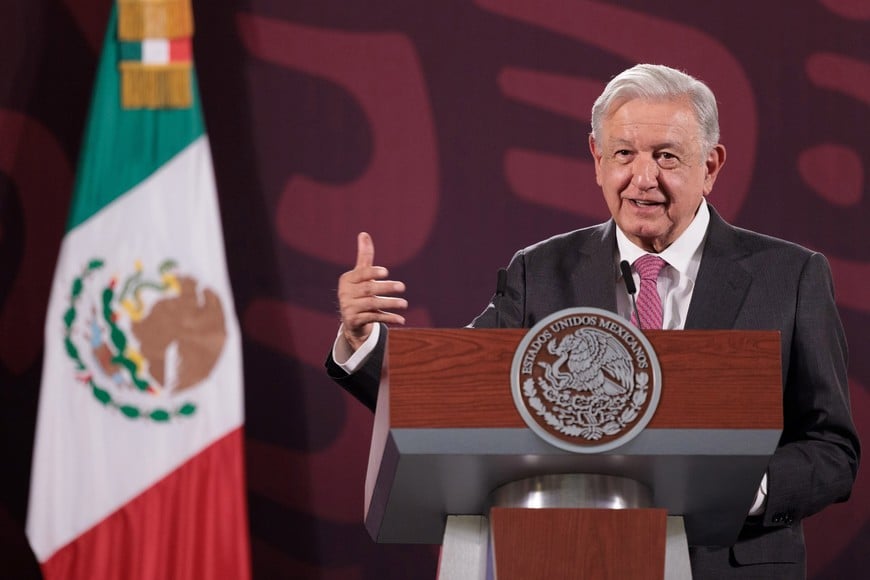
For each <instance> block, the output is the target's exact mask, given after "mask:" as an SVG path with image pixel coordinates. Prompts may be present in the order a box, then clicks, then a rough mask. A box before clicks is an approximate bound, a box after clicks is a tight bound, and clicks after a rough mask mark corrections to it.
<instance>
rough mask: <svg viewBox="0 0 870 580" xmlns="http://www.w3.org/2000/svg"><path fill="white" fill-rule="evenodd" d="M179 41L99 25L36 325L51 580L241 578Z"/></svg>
mask: <svg viewBox="0 0 870 580" xmlns="http://www.w3.org/2000/svg"><path fill="white" fill-rule="evenodd" d="M160 10H162V11H163V12H159V11H160ZM192 32H193V21H192V15H191V13H190V0H177V1H171V0H170V1H166V2H159V3H157V2H149V1H147V0H145V1H142V0H120V1H119V2H118V5H117V6H116V7H113V10H112V14H111V16H110V19H109V27H108V31H107V34H106V39H105V43H104V47H103V52H102V55H101V58H100V64H99V68H98V71H97V80H96V86H95V88H94V94H93V102H92V106H91V111H90V116H89V119H88V123H87V127H86V132H85V137H84V143H83V149H82V154H81V159H80V162H79V168H78V173H77V177H76V185H75V190H74V192H73V199H72V204H71V209H70V217H69V222H68V224H67V232H66V237H65V238H64V241H63V245H62V247H61V252H60V256H59V258H58V263H57V266H56V271H55V277H54V283H53V288H52V291H51V299H50V301H49V307H48V312H47V319H46V323H45V358H44V367H43V375H42V390H41V393H40V400H39V415H38V418H37V428H36V439H35V443H34V452H33V453H34V454H33V470H32V474H31V489H30V503H29V509H28V516H27V535H28V538H29V540H30V543H31V546H32V547H33V550H34V553H35V554H36V556H37V558H38V560H39V562H40V564H41V567H42V571H43V574H44V576H45V578H46V579H48V580H53V579H56V578H57V579H59V578H64V579H88V580H100V579H109V578H112V579H118V578H124V579H125V580H135V579H146V578H147V579H153V578H172V579H174V580H182V579H197V580H199V579H207V578H234V579H238V578H241V579H244V578H250V556H249V546H248V525H247V510H246V504H245V488H244V484H245V479H244V466H243V455H242V454H243V434H242V424H243V390H242V360H241V348H240V336H239V328H238V323H237V320H236V315H235V311H234V307H233V297H232V293H231V289H230V284H229V278H228V275H227V269H226V261H225V257H224V242H223V234H222V231H221V222H220V214H219V209H218V205H217V195H216V189H215V183H214V176H213V171H212V161H211V153H210V150H209V143H208V138H207V136H206V133H205V128H204V125H203V118H202V111H201V108H200V104H199V95H198V92H197V86H196V79H195V75H194V71H193V67H192V62H191V51H190V49H189V47H190V37H191V35H192Z"/></svg>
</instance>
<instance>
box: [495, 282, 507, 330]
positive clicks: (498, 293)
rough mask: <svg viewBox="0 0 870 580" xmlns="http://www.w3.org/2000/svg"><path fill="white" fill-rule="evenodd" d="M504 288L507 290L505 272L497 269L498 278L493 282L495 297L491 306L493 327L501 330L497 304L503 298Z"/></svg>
mask: <svg viewBox="0 0 870 580" xmlns="http://www.w3.org/2000/svg"><path fill="white" fill-rule="evenodd" d="M505 288H507V270H506V269H505V268H499V269H498V278H497V279H496V282H495V296H493V298H492V305H493V306H494V307H495V327H496V328H501V317H500V316H499V310H498V307H499V302H501V297H502V296H504V291H505Z"/></svg>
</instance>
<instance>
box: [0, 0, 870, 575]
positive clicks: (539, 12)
mask: <svg viewBox="0 0 870 580" xmlns="http://www.w3.org/2000/svg"><path fill="white" fill-rule="evenodd" d="M194 4H195V8H196V16H197V26H198V29H197V36H196V41H195V42H196V45H195V47H196V58H197V61H198V69H199V76H200V81H201V86H202V93H203V100H204V107H205V113H206V121H207V125H208V127H209V133H210V136H211V140H212V147H213V151H214V158H215V166H216V167H215V169H216V173H217V178H218V186H219V190H220V201H221V206H222V211H223V219H224V229H225V235H226V242H227V255H228V260H229V265H230V273H231V276H232V281H233V285H234V288H235V297H236V307H237V310H238V312H239V316H240V318H241V324H242V328H243V332H244V337H245V342H244V356H245V378H246V405H247V409H246V412H247V467H248V484H249V494H248V498H249V502H250V519H251V538H252V545H253V558H254V562H253V565H254V571H255V575H256V577H257V578H264V579H265V578H270V579H271V578H322V579H330V580H331V579H364V578H365V579H378V580H380V579H385V578H387V579H389V578H395V579H400V578H401V579H406V578H415V577H419V578H432V577H433V575H434V569H435V550H434V549H433V548H430V547H401V546H385V545H376V544H373V543H372V542H371V540H369V538H368V536H367V535H366V533H365V531H364V529H363V527H362V525H361V523H360V521H361V517H362V481H363V477H364V469H365V462H366V455H367V453H368V437H369V429H370V426H371V416H370V414H368V413H367V412H366V411H364V410H363V409H362V408H361V407H360V406H359V405H358V404H357V403H356V402H355V401H353V400H351V399H350V398H349V397H347V396H346V395H344V394H343V393H342V392H341V391H340V390H339V389H338V388H337V387H335V386H334V385H332V384H331V383H330V382H329V381H328V380H327V379H326V378H325V377H324V374H323V371H322V369H321V362H322V359H323V356H324V354H325V352H326V350H327V348H328V347H329V344H330V343H331V340H332V338H333V335H334V332H335V326H336V320H337V316H336V314H335V297H334V288H335V283H336V282H335V281H336V278H337V276H338V275H339V274H340V273H341V272H342V271H344V270H345V269H347V268H348V267H349V266H350V265H351V263H352V261H353V258H354V255H355V234H356V232H357V231H358V230H359V229H363V228H364V229H367V230H368V231H370V232H371V233H372V234H373V236H374V238H375V242H376V247H377V250H378V256H377V261H378V262H379V263H382V264H384V265H387V266H390V267H391V268H392V270H393V272H394V275H395V276H396V277H397V278H399V279H402V280H405V281H406V282H407V283H408V287H409V291H408V297H409V299H410V300H411V302H412V306H413V309H412V311H411V313H410V316H409V318H410V322H411V323H412V324H413V325H417V326H440V327H451V326H457V325H462V324H465V323H466V322H467V321H468V320H470V319H471V318H472V317H473V316H474V315H475V314H476V313H477V312H478V311H479V310H480V309H481V308H482V307H483V306H484V304H485V303H486V301H487V300H488V298H489V296H490V294H491V293H492V290H493V286H494V283H495V271H496V269H497V268H498V267H500V266H502V265H504V264H506V262H507V261H508V259H509V258H510V256H511V254H512V252H513V250H514V249H516V248H517V247H520V246H522V245H525V244H528V243H530V242H532V241H536V240H538V239H541V238H543V237H546V236H549V235H551V234H554V233H557V232H561V231H565V230H569V229H574V228H576V227H579V226H582V225H587V224H591V223H595V222H597V221H600V220H601V219H603V218H604V217H605V207H604V204H603V202H602V201H601V199H600V193H599V192H598V190H597V189H596V187H595V184H594V179H593V175H592V170H591V166H590V157H589V154H588V153H587V148H586V137H585V136H586V134H587V132H588V115H589V113H588V111H589V108H590V106H591V102H592V100H593V98H594V96H595V95H596V94H597V93H598V92H599V91H600V90H601V88H602V87H603V84H604V83H605V82H606V80H607V79H609V78H610V77H611V76H612V75H613V74H615V73H617V72H618V71H620V70H622V69H623V68H625V67H626V66H628V65H630V64H632V63H634V62H640V61H647V62H661V63H665V64H670V65H672V66H677V67H680V68H685V69H686V70H688V71H689V72H692V73H693V74H696V75H698V76H700V77H701V78H703V79H705V80H706V81H708V82H709V83H710V84H711V85H712V87H713V89H714V91H715V92H716V94H717V96H718V97H719V100H720V103H721V114H722V117H723V119H722V129H723V130H722V140H723V142H724V143H725V144H726V145H727V146H728V148H729V149H728V152H729V159H728V165H727V166H726V168H725V172H724V174H723V175H722V177H721V179H720V182H719V183H718V184H717V187H716V190H715V191H714V193H713V196H712V197H711V200H712V202H713V203H714V204H715V205H716V206H717V208H719V209H720V211H721V212H722V213H723V214H724V215H725V216H726V217H727V218H729V219H731V220H732V221H734V222H735V223H737V224H739V225H742V226H745V227H749V228H752V229H756V230H760V231H763V232H766V233H769V234H772V235H776V236H780V237H785V238H788V239H791V240H794V241H797V242H800V243H803V244H805V245H808V246H810V247H812V248H815V249H818V250H821V251H823V252H824V253H825V254H826V255H827V256H828V257H829V259H830V260H831V263H832V266H833V269H834V275H835V278H836V284H837V293H838V302H839V305H840V309H841V313H842V316H843V320H844V323H845V326H846V331H847V333H848V338H849V343H850V345H851V349H852V362H851V367H850V377H851V381H852V400H853V407H854V411H855V415H856V418H857V421H858V423H859V430H860V431H861V432H862V433H863V434H864V435H865V437H864V439H865V440H870V438H868V437H867V435H868V434H870V393H868V388H870V356H868V354H870V353H868V351H867V346H866V345H867V344H868V342H870V300H868V297H867V293H866V291H865V289H866V288H867V285H868V283H870V244H868V242H867V239H866V232H867V225H866V224H867V223H868V222H870V199H868V196H867V186H866V180H867V175H866V174H867V170H868V168H870V153H868V149H867V147H866V141H867V135H868V134H870V120H868V107H870V43H868V42H867V39H868V38H870V4H868V3H867V2H866V0H818V1H811V0H801V1H795V2H788V3H785V2H781V3H780V2H777V3H764V2H754V3H749V2H728V3H726V2H721V3H710V4H711V5H710V6H708V5H707V3H698V2H696V1H694V0H662V1H660V2H657V3H655V4H654V6H653V5H650V3H648V2H643V1H642V0H625V1H623V2H618V3H617V2H610V3H608V2H603V1H602V2H590V1H582V0H573V1H568V0H477V1H471V0H439V1H438V2H422V1H416V0H370V1H366V2H349V1H347V0H320V1H318V2H302V1H287V0H249V1H247V2H245V1H231V0H210V1H208V2H206V1H205V0H199V1H195V2H194ZM108 7H109V0H63V1H62V0H32V1H29V2H20V1H19V0H0V14H2V16H0V445H2V457H0V464H2V465H3V466H4V467H3V471H2V473H3V475H2V476H0V492H2V498H0V499H2V503H0V560H2V561H5V563H4V566H3V567H0V569H5V570H11V572H10V573H11V574H12V575H13V576H14V577H18V578H27V577H38V571H37V570H36V567H35V564H34V563H33V560H32V556H31V555H30V554H29V552H28V549H27V547H26V543H25V541H24V539H23V532H22V527H23V521H24V518H25V513H26V501H27V485H28V477H29V465H30V451H31V441H32V435H33V425H34V415H35V408H36V401H37V394H38V382H39V376H40V365H41V353H42V326H43V317H44V308H45V303H46V299H47V293H48V286H49V282H50V279H51V275H52V270H53V266H54V261H55V257H56V253H57V249H58V244H59V242H60V238H61V236H62V229H63V226H62V224H63V221H64V219H65V215H66V209H67V206H68V203H69V195H70V189H71V181H72V176H73V171H74V167H75V163H76V159H77V156H78V151H79V142H80V139H81V133H82V127H83V123H84V117H85V114H86V110H87V106H88V102H89V98H90V87H91V83H92V80H93V74H94V70H95V65H96V57H97V50H98V47H99V44H100V42H101V39H102V35H103V32H104V29H105V18H106V15H107V13H108ZM865 471H866V470H865ZM868 505H870V477H866V476H865V475H861V476H860V477H859V479H858V484H857V487H856V489H855V493H854V495H853V499H852V500H851V502H850V503H849V504H847V505H845V506H836V507H835V508H832V509H829V510H827V511H826V512H824V513H823V514H821V515H819V516H816V517H814V518H812V519H811V520H810V521H808V522H807V525H806V529H807V536H808V543H809V566H810V575H811V577H812V578H831V579H834V578H847V577H854V576H856V575H859V571H862V570H864V566H866V564H867V557H866V554H867V553H870V518H868V514H870V510H868Z"/></svg>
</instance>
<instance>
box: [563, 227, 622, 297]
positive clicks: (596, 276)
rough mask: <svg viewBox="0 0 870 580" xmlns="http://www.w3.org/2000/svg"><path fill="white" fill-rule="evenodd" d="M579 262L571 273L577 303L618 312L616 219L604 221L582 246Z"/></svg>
mask: <svg viewBox="0 0 870 580" xmlns="http://www.w3.org/2000/svg"><path fill="white" fill-rule="evenodd" d="M578 257H579V263H578V265H577V267H576V268H574V269H573V271H572V274H571V283H572V286H573V288H574V299H575V300H574V304H576V305H578V306H589V307H593V308H602V309H604V310H608V311H610V312H616V287H615V282H616V279H617V275H616V273H617V271H618V270H617V265H616V260H615V257H616V230H615V226H614V224H613V220H608V221H607V222H605V223H603V224H601V226H600V227H599V228H598V232H596V235H595V236H590V238H589V239H587V240H586V242H585V243H584V244H583V246H581V247H580V248H579V256H578Z"/></svg>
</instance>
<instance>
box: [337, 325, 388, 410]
mask: <svg viewBox="0 0 870 580" xmlns="http://www.w3.org/2000/svg"><path fill="white" fill-rule="evenodd" d="M386 344H387V327H386V325H382V326H381V333H380V336H379V337H378V344H377V346H376V347H375V349H374V350H373V351H372V354H371V355H370V356H369V358H368V360H366V362H365V363H363V365H362V366H361V367H360V368H359V369H357V370H356V372H355V373H353V374H348V373H346V372H344V369H342V368H341V367H340V366H338V365H337V364H336V363H335V361H334V360H333V359H332V351H331V349H330V353H329V355H328V356H327V357H326V362H325V364H324V366H326V373H327V374H328V375H329V378H331V379H332V380H334V381H335V382H336V383H338V384H339V385H340V386H341V387H342V388H343V389H344V390H346V391H347V392H349V393H350V394H351V395H353V396H354V397H356V398H357V399H358V400H359V401H360V402H361V403H362V404H363V405H365V406H366V407H368V408H369V409H371V410H372V411H374V410H375V405H376V404H377V401H378V387H379V386H380V383H381V367H382V366H383V361H384V349H385V348H386Z"/></svg>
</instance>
